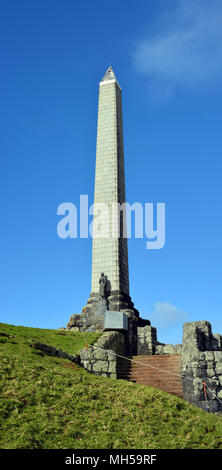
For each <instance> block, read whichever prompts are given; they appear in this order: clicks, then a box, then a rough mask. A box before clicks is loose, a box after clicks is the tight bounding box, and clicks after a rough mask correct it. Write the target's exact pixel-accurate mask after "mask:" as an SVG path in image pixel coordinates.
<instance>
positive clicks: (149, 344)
mask: <svg viewBox="0 0 222 470" xmlns="http://www.w3.org/2000/svg"><path fill="white" fill-rule="evenodd" d="M181 352H182V344H176V345H175V346H174V345H172V344H163V343H159V342H158V341H157V331H156V328H154V327H153V326H151V325H147V326H145V327H139V328H137V354H138V356H140V355H149V354H152V355H154V354H155V355H158V354H181Z"/></svg>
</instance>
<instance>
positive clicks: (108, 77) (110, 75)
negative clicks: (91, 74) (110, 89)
mask: <svg viewBox="0 0 222 470" xmlns="http://www.w3.org/2000/svg"><path fill="white" fill-rule="evenodd" d="M113 82H116V83H117V84H118V85H119V83H118V81H117V79H116V76H115V73H114V71H113V68H112V67H111V65H110V66H109V67H108V69H107V71H106V73H105V75H104V77H103V78H102V80H101V82H100V84H101V85H103V84H107V83H113ZM119 87H120V85H119Z"/></svg>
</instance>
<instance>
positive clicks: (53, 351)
mask: <svg viewBox="0 0 222 470" xmlns="http://www.w3.org/2000/svg"><path fill="white" fill-rule="evenodd" d="M31 347H32V348H34V349H37V350H38V351H41V352H42V353H43V354H46V355H47V356H54V357H60V358H63V359H69V361H72V362H75V364H79V362H80V357H79V355H71V354H68V353H67V352H65V351H62V350H61V349H58V348H55V347H54V346H48V345H47V344H44V343H34V344H32V346H31Z"/></svg>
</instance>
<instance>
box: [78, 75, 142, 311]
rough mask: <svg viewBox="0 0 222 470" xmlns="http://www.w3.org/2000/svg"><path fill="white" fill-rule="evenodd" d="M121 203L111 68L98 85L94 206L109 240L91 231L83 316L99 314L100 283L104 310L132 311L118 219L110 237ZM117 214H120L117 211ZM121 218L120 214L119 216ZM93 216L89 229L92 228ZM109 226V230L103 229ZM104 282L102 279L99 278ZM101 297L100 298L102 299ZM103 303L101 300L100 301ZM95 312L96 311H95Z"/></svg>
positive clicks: (118, 117) (117, 107) (118, 123)
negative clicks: (89, 274) (102, 207)
mask: <svg viewBox="0 0 222 470" xmlns="http://www.w3.org/2000/svg"><path fill="white" fill-rule="evenodd" d="M124 202H125V171H124V148H123V124H122V98H121V88H120V85H119V83H118V81H117V79H116V77H115V74H114V72H113V69H112V67H109V68H108V70H107V71H106V73H105V75H104V77H103V78H102V80H101V82H100V84H99V106H98V126H97V150H96V172H95V193H94V204H95V205H96V204H98V203H100V204H106V206H107V207H108V214H107V213H106V212H104V214H103V224H104V227H105V229H107V228H108V230H109V236H108V237H107V234H106V236H104V237H96V236H95V229H93V249H92V286H91V294H90V297H89V299H88V302H87V305H86V307H84V309H83V312H84V313H86V314H87V316H88V317H89V316H91V315H98V314H99V313H102V312H101V310H100V308H102V309H103V306H102V307H101V291H100V279H101V274H102V273H104V276H105V278H106V280H107V282H106V295H104V297H107V298H106V299H105V300H106V308H105V310H107V309H109V310H112V311H119V310H124V309H133V310H134V313H136V314H137V310H135V309H134V307H133V303H132V301H131V298H130V296H129V272H128V250H127V238H126V236H125V237H124V233H123V228H122V223H123V217H122V218H121V217H120V222H119V235H118V236H113V234H112V228H113V227H111V225H112V223H111V221H112V220H113V219H112V216H111V211H112V208H113V204H116V203H119V204H122V203H124ZM120 212H121V211H120ZM122 215H123V214H122ZM95 222H96V220H95V212H94V221H93V228H94V225H95ZM108 225H109V227H107V226H108ZM103 278H104V277H103ZM102 297H103V296H102ZM103 301H104V299H103ZM98 309H99V310H98Z"/></svg>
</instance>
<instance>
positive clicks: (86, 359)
mask: <svg viewBox="0 0 222 470" xmlns="http://www.w3.org/2000/svg"><path fill="white" fill-rule="evenodd" d="M115 353H117V354H120V355H124V354H125V338H124V334H123V333H119V332H117V331H109V332H106V333H104V334H103V335H102V336H100V338H99V340H98V341H97V343H96V344H94V346H93V347H89V348H87V350H85V348H84V349H81V351H80V365H81V366H82V367H84V369H86V370H88V371H89V372H91V373H92V374H95V375H102V376H103V377H110V378H113V379H116V378H117V370H116V365H117V357H116V355H115Z"/></svg>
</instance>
